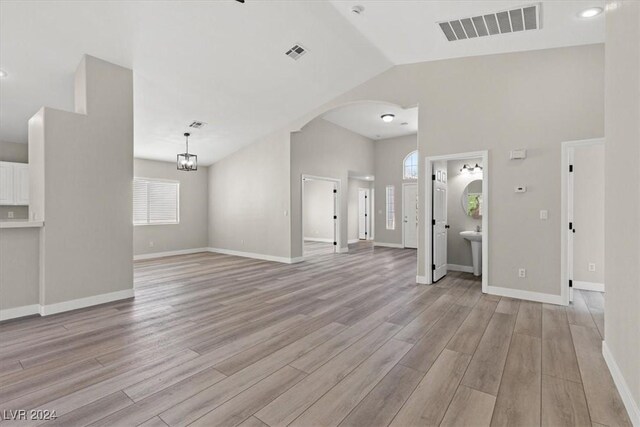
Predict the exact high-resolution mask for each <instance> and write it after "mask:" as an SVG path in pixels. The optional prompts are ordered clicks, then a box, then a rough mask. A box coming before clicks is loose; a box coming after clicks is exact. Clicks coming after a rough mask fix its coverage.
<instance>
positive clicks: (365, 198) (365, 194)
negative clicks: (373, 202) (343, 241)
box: [358, 188, 371, 240]
mask: <svg viewBox="0 0 640 427" xmlns="http://www.w3.org/2000/svg"><path fill="white" fill-rule="evenodd" d="M370 210H371V209H370V204H369V189H368V188H359V189H358V239H360V240H367V239H369V234H370V233H369V230H370V229H371V227H370V217H369V211H370Z"/></svg>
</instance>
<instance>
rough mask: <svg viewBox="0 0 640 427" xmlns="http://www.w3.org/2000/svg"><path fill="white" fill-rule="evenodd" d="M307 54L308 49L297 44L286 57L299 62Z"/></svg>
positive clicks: (286, 53)
mask: <svg viewBox="0 0 640 427" xmlns="http://www.w3.org/2000/svg"><path fill="white" fill-rule="evenodd" d="M305 53H307V49H305V48H304V47H303V46H302V45H301V44H297V45H295V46H293V47H292V48H291V49H289V50H288V51H286V52H285V55H287V56H288V57H289V58H292V59H295V60H296V61H297V60H298V59H300V57H301V56H302V55H304V54H305Z"/></svg>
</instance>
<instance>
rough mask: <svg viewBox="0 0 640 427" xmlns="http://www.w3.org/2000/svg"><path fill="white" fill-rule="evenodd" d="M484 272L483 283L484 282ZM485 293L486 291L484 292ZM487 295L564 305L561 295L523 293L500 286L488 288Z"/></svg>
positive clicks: (519, 290)
mask: <svg viewBox="0 0 640 427" xmlns="http://www.w3.org/2000/svg"><path fill="white" fill-rule="evenodd" d="M484 277H485V276H484V272H483V276H482V278H483V281H484ZM483 292H484V290H483ZM486 293H488V294H491V295H499V296H501V297H509V298H518V299H524V300H527V301H535V302H542V303H546V304H556V305H563V304H562V297H561V296H560V295H551V294H543V293H541V292H531V291H523V290H521V289H511V288H502V287H500V286H487V291H486Z"/></svg>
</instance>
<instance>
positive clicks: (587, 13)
mask: <svg viewBox="0 0 640 427" xmlns="http://www.w3.org/2000/svg"><path fill="white" fill-rule="evenodd" d="M601 13H602V8H601V7H590V8H588V9H585V10H583V11H582V12H580V13H579V14H578V16H579V17H580V18H594V17H596V16H598V15H600V14H601Z"/></svg>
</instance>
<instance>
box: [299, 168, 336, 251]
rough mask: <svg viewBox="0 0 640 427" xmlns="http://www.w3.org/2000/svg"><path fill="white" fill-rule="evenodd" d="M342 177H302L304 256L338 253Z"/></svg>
mask: <svg viewBox="0 0 640 427" xmlns="http://www.w3.org/2000/svg"><path fill="white" fill-rule="evenodd" d="M339 189H340V180H338V179H333V178H326V177H317V176H310V175H303V176H302V248H303V256H304V257H305V258H306V257H311V256H317V255H325V254H332V253H335V252H336V248H337V242H338V233H339V229H340V228H339V218H338V200H339Z"/></svg>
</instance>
